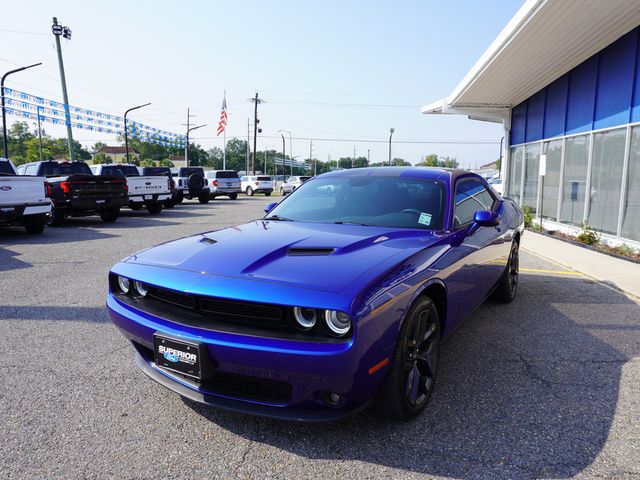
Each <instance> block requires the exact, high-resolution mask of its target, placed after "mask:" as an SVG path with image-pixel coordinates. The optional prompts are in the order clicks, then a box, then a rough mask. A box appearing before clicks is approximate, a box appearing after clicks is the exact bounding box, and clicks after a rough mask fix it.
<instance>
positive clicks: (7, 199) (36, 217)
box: [0, 158, 51, 234]
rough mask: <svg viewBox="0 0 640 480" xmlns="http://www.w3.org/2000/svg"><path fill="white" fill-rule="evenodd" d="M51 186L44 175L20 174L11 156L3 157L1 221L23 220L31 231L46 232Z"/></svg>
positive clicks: (9, 222) (26, 227)
mask: <svg viewBox="0 0 640 480" xmlns="http://www.w3.org/2000/svg"><path fill="white" fill-rule="evenodd" d="M48 188H49V186H48V185H47V183H46V180H45V179H44V178H43V177H24V176H20V175H18V172H17V171H16V169H15V166H14V165H13V163H11V161H10V160H8V159H6V158H0V225H2V226H8V225H14V224H21V225H22V226H23V227H24V229H25V230H26V231H27V232H28V233H31V234H39V233H42V232H43V230H44V227H45V225H46V224H47V216H48V215H49V213H50V212H51V201H50V200H49V199H48V198H47V190H48Z"/></svg>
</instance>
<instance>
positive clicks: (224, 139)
mask: <svg viewBox="0 0 640 480" xmlns="http://www.w3.org/2000/svg"><path fill="white" fill-rule="evenodd" d="M224 103H225V106H226V103H227V91H226V90H225V91H224ZM222 134H223V136H222V169H223V170H226V169H227V126H226V125H225V126H224V130H223V132H222Z"/></svg>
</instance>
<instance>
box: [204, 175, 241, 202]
mask: <svg viewBox="0 0 640 480" xmlns="http://www.w3.org/2000/svg"><path fill="white" fill-rule="evenodd" d="M205 179H206V181H207V183H208V184H209V192H210V195H211V198H216V197H229V198H230V199H231V200H235V199H236V198H238V193H240V192H241V191H242V190H241V189H240V178H239V177H238V173H237V172H235V171H234V170H209V171H208V172H206V173H205Z"/></svg>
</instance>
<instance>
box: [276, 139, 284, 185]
mask: <svg viewBox="0 0 640 480" xmlns="http://www.w3.org/2000/svg"><path fill="white" fill-rule="evenodd" d="M280 136H281V137H282V177H283V179H284V172H286V170H285V166H284V158H285V151H284V144H285V142H284V133H282V130H280ZM277 174H278V168H277V167H276V176H277Z"/></svg>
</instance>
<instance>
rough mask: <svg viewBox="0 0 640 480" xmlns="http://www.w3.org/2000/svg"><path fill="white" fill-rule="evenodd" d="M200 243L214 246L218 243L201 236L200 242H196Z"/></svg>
mask: <svg viewBox="0 0 640 480" xmlns="http://www.w3.org/2000/svg"><path fill="white" fill-rule="evenodd" d="M198 241H199V242H200V243H209V244H212V245H213V244H214V243H218V242H217V241H216V240H214V239H213V238H209V237H205V236H203V237H202V238H201V239H200V240H198Z"/></svg>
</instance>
